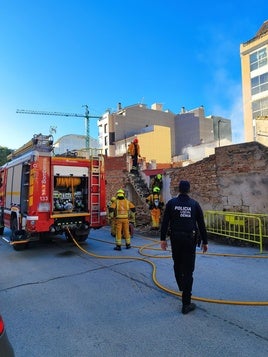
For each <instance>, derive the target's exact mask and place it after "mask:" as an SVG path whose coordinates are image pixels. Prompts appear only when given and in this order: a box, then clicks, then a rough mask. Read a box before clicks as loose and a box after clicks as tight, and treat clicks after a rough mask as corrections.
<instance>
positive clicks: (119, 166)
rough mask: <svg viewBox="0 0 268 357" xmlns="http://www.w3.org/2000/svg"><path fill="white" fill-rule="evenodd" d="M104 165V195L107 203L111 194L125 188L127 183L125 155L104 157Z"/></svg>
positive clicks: (113, 194)
mask: <svg viewBox="0 0 268 357" xmlns="http://www.w3.org/2000/svg"><path fill="white" fill-rule="evenodd" d="M104 165H105V166H104V167H105V173H106V183H107V184H106V197H107V203H108V202H109V200H110V198H111V197H112V196H115V194H116V192H117V190H119V189H120V188H123V189H124V188H125V187H126V185H127V172H128V171H127V157H126V155H123V156H116V157H108V156H105V158H104Z"/></svg>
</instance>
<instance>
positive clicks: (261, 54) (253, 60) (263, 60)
mask: <svg viewBox="0 0 268 357" xmlns="http://www.w3.org/2000/svg"><path fill="white" fill-rule="evenodd" d="M249 58H250V71H251V72H252V71H254V70H255V69H258V68H260V67H262V66H265V65H266V64H267V51H266V47H264V48H262V49H261V50H258V51H256V52H254V53H252V54H251V55H250V57H249Z"/></svg>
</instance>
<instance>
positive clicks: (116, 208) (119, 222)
mask: <svg viewBox="0 0 268 357" xmlns="http://www.w3.org/2000/svg"><path fill="white" fill-rule="evenodd" d="M129 211H132V212H135V211H136V208H135V206H134V204H133V203H132V202H130V201H129V200H127V199H126V198H125V191H124V190H122V189H120V190H118V191H117V193H116V200H115V202H113V203H112V204H111V205H110V207H109V212H110V214H109V216H110V217H111V218H115V227H116V229H115V231H116V236H115V244H116V246H115V247H114V250H121V245H122V232H123V235H124V238H125V240H126V249H129V248H131V245H130V240H131V237H130V232H129Z"/></svg>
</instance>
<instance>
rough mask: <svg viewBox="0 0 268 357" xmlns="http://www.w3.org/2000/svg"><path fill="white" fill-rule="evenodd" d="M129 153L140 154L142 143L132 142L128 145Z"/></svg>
mask: <svg viewBox="0 0 268 357" xmlns="http://www.w3.org/2000/svg"><path fill="white" fill-rule="evenodd" d="M128 153H129V155H131V156H136V155H137V156H140V145H139V144H138V143H136V144H134V143H133V142H131V143H130V144H129V146H128Z"/></svg>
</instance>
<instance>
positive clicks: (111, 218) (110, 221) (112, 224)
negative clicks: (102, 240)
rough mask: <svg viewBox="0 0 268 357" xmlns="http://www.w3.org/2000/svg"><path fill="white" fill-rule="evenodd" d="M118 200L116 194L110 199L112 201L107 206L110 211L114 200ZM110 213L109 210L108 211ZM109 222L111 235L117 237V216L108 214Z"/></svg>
mask: <svg viewBox="0 0 268 357" xmlns="http://www.w3.org/2000/svg"><path fill="white" fill-rule="evenodd" d="M115 201H116V197H115V196H113V197H112V198H111V199H110V202H109V203H108V205H107V207H108V211H109V208H110V207H111V204H112V203H113V202H115ZM108 213H109V212H108ZM108 223H109V224H110V226H111V236H113V237H115V233H116V232H115V218H114V217H110V216H109V215H108Z"/></svg>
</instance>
